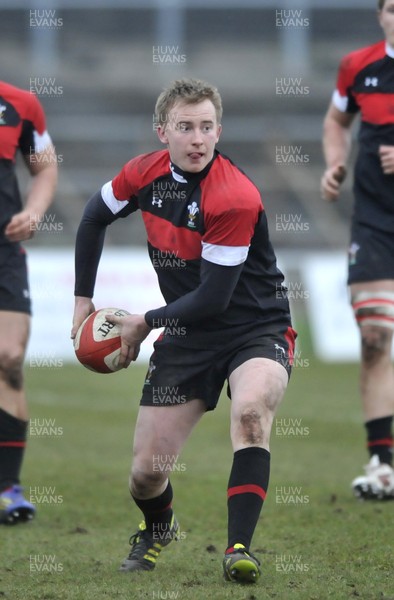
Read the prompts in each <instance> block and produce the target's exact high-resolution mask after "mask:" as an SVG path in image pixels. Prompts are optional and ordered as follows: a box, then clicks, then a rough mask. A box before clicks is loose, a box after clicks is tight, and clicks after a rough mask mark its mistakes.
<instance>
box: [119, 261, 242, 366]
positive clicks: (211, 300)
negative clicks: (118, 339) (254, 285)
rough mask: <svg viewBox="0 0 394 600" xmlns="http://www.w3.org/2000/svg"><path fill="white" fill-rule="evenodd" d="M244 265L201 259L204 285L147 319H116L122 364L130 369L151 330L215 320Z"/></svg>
mask: <svg viewBox="0 0 394 600" xmlns="http://www.w3.org/2000/svg"><path fill="white" fill-rule="evenodd" d="M243 266H244V263H243V262H242V263H241V264H238V265H235V266H223V265H219V264H215V263H212V262H209V261H208V260H205V259H201V271H200V285H199V286H198V287H197V288H196V289H194V290H193V291H191V292H189V293H188V294H185V295H184V296H182V297H181V298H178V300H175V301H174V302H170V304H167V305H166V306H162V307H161V308H157V309H154V310H149V311H148V312H147V313H146V314H145V315H127V316H125V317H116V316H115V315H107V319H108V321H109V322H110V323H116V324H118V325H120V326H121V331H122V350H121V356H120V359H119V364H121V365H123V366H124V367H127V366H128V365H129V364H130V362H131V361H133V360H135V359H136V358H137V356H138V352H139V347H140V344H141V342H142V341H143V340H144V339H145V338H146V337H147V335H148V334H149V333H150V331H151V329H157V328H161V327H166V326H170V325H174V323H175V324H176V326H183V325H188V324H191V323H195V322H197V321H201V320H203V319H208V318H210V317H214V316H215V315H218V314H220V313H222V312H224V311H225V310H226V308H227V307H228V305H229V303H230V300H231V297H232V295H233V293H234V290H235V287H236V285H237V283H238V280H239V277H240V275H241V271H242V269H243Z"/></svg>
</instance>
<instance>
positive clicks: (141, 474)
mask: <svg viewBox="0 0 394 600" xmlns="http://www.w3.org/2000/svg"><path fill="white" fill-rule="evenodd" d="M166 478H167V474H166V473H165V471H164V470H161V469H158V470H149V469H142V468H138V467H135V466H133V468H132V470H131V473H130V479H129V487H130V492H131V493H132V495H133V496H136V497H137V498H144V497H145V496H147V495H150V493H151V492H152V491H154V490H155V489H156V488H158V487H160V485H161V484H162V483H163V482H164V481H165V479H166Z"/></svg>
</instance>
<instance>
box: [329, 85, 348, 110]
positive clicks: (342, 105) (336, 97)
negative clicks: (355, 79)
mask: <svg viewBox="0 0 394 600" xmlns="http://www.w3.org/2000/svg"><path fill="white" fill-rule="evenodd" d="M348 102H349V99H348V97H347V96H341V94H340V93H339V92H338V90H335V92H334V93H333V95H332V103H333V104H334V106H335V107H336V108H337V109H338V110H340V111H341V112H346V110H347V107H348Z"/></svg>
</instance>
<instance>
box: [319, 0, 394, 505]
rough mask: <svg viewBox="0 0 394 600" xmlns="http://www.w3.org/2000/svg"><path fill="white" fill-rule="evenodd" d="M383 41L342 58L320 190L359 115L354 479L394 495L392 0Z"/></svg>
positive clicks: (352, 262)
mask: <svg viewBox="0 0 394 600" xmlns="http://www.w3.org/2000/svg"><path fill="white" fill-rule="evenodd" d="M378 19H379V23H380V26H381V27H382V29H383V31H384V34H385V39H384V40H383V41H380V42H378V43H377V44H373V45H372V46H368V47H366V48H362V49H361V50H356V51H355V52H352V53H350V54H348V55H347V56H345V57H344V58H343V59H342V61H341V65H340V68H339V75H338V81H337V88H336V90H335V92H334V94H333V98H332V102H331V105H330V106H329V109H328V112H327V115H326V117H325V121H324V132H323V150H324V156H325V160H326V167H327V168H326V171H325V173H324V175H323V177H322V182H321V190H322V195H323V197H324V198H325V199H326V200H328V201H335V200H336V199H337V198H338V196H339V192H340V186H341V183H342V182H343V180H344V178H345V175H346V163H347V160H348V157H349V152H350V148H351V126H352V124H353V122H354V118H355V116H356V114H357V113H358V112H359V111H360V113H361V126H360V132H359V144H358V157H357V162H356V166H355V173H354V197H355V206H354V213H353V219H352V229H351V241H350V247H349V278H348V283H349V286H350V296H351V303H352V306H353V310H354V314H355V318H356V321H357V323H358V325H359V327H360V332H361V374H360V389H361V397H362V405H363V413H364V419H365V427H366V433H367V440H368V441H367V445H368V450H369V454H370V462H369V464H368V465H367V466H366V467H365V475H363V476H360V477H357V478H356V479H355V480H354V481H353V482H352V487H353V490H354V493H355V495H356V496H357V497H361V498H376V499H385V498H393V499H394V471H393V468H392V447H393V435H392V426H393V413H394V371H393V366H392V363H391V347H392V339H393V330H394V111H393V106H394V0H379V2H378Z"/></svg>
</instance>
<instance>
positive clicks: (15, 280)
mask: <svg viewBox="0 0 394 600" xmlns="http://www.w3.org/2000/svg"><path fill="white" fill-rule="evenodd" d="M0 310H7V311H8V310H9V311H13V312H23V313H27V314H29V315H30V314H31V303H30V293H29V283H28V277H27V264H26V253H25V250H24V249H23V248H22V246H19V244H1V245H0Z"/></svg>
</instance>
